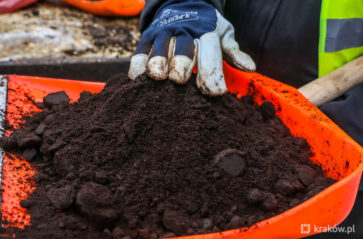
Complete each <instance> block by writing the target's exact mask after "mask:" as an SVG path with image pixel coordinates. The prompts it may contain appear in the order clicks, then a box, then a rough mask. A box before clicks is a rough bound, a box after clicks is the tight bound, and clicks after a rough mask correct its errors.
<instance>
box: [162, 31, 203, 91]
mask: <svg viewBox="0 0 363 239" xmlns="http://www.w3.org/2000/svg"><path fill="white" fill-rule="evenodd" d="M196 50H197V48H196V46H195V44H194V40H193V38H192V37H191V36H189V35H187V34H184V35H180V36H177V37H176V42H175V48H174V54H173V56H172V58H171V60H170V65H169V68H170V69H169V79H170V80H172V81H174V82H175V83H178V84H185V83H186V82H187V81H188V80H189V78H190V76H191V75H192V71H193V68H194V65H195V60H196V57H195V55H196Z"/></svg>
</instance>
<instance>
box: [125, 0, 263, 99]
mask: <svg viewBox="0 0 363 239" xmlns="http://www.w3.org/2000/svg"><path fill="white" fill-rule="evenodd" d="M222 54H223V56H224V57H225V59H226V60H227V62H228V63H230V64H231V65H233V66H234V67H236V68H239V69H241V70H244V71H255V69H256V66H255V63H254V62H253V60H252V59H251V57H250V56H249V55H247V54H246V53H244V52H242V51H240V50H239V46H238V43H237V42H236V41H235V39H234V28H233V26H232V25H231V23H229V22H228V21H227V20H226V19H224V18H223V16H222V15H221V14H220V13H219V12H218V11H217V10H216V9H215V8H214V7H213V6H212V5H210V4H208V3H206V2H205V1H202V0H186V1H167V2H166V3H164V4H163V5H161V7H160V8H159V10H158V11H157V12H156V14H155V17H154V20H153V22H152V23H151V24H150V25H149V26H148V28H147V29H146V30H145V31H144V32H143V33H142V36H141V41H140V42H139V44H138V46H137V48H136V52H135V55H134V56H132V58H131V65H130V69H129V78H130V79H135V78H136V77H137V76H139V75H141V74H143V73H144V72H145V71H146V72H147V74H148V75H149V76H150V77H152V78H154V79H156V80H164V79H166V78H169V79H170V80H172V81H174V82H176V83H178V84H184V83H186V82H187V81H188V80H189V78H190V76H191V74H192V71H193V68H194V65H195V63H196V61H198V63H197V65H198V75H197V79H196V83H197V86H198V88H199V89H200V90H201V91H202V93H204V94H206V95H210V96H217V95H222V94H224V93H225V92H226V91H227V87H226V83H225V81H224V76H223V63H222Z"/></svg>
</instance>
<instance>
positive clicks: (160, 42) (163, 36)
mask: <svg viewBox="0 0 363 239" xmlns="http://www.w3.org/2000/svg"><path fill="white" fill-rule="evenodd" d="M170 43H171V44H170ZM173 43H174V41H171V35H169V34H167V33H165V32H161V33H160V34H159V35H157V37H156V39H155V40H154V44H153V47H152V49H151V53H150V57H149V62H148V63H147V69H146V73H147V74H148V75H149V76H150V77H151V78H153V79H155V80H165V79H166V78H167V77H168V72H169V62H168V58H169V52H170V50H169V48H173V46H172V45H173Z"/></svg>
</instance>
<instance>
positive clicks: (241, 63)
mask: <svg viewBox="0 0 363 239" xmlns="http://www.w3.org/2000/svg"><path fill="white" fill-rule="evenodd" d="M217 14H219V13H217ZM217 16H218V15H217ZM218 19H219V23H220V26H221V29H222V49H223V54H224V59H225V60H226V61H227V62H228V63H229V64H231V65H232V66H234V67H236V68H238V69H241V70H244V71H249V72H252V71H255V70H256V65H255V62H254V61H253V60H252V58H251V57H250V56H249V55H248V54H246V53H244V52H242V51H240V49H239V45H238V43H237V42H236V40H235V37H234V28H233V26H232V24H231V23H229V22H228V21H227V20H225V19H224V18H223V17H222V16H221V15H220V14H219V16H218Z"/></svg>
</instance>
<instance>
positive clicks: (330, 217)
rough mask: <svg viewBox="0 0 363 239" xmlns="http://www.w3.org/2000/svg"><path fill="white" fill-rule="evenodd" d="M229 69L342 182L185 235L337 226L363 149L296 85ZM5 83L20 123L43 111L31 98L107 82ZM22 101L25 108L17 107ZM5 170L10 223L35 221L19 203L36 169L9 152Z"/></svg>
mask: <svg viewBox="0 0 363 239" xmlns="http://www.w3.org/2000/svg"><path fill="white" fill-rule="evenodd" d="M224 68H225V72H224V73H225V78H226V83H227V87H228V89H229V91H230V92H232V93H235V94H237V96H238V97H240V96H243V95H246V94H249V95H252V96H253V97H254V99H255V101H256V102H257V103H258V104H261V103H262V102H263V101H267V100H268V101H271V102H272V103H273V104H274V105H275V108H276V109H277V114H278V116H279V117H280V118H281V119H282V120H283V122H284V123H285V124H286V125H287V126H288V127H289V128H290V131H291V133H292V134H293V135H294V136H296V137H303V138H305V139H306V140H307V141H308V142H309V144H310V146H311V150H312V152H313V156H312V157H311V160H312V161H313V162H314V163H316V164H319V165H321V167H322V168H323V170H324V172H325V174H326V176H328V177H330V178H333V179H335V180H337V182H336V183H335V184H333V185H331V186H330V187H328V188H327V189H325V190H323V191H322V192H320V193H319V194H317V195H316V196H314V197H312V198H311V199H309V200H307V201H305V202H304V203H302V204H300V205H298V206H296V207H294V208H292V209H290V210H288V211H286V212H284V213H282V214H279V215H277V216H274V217H272V218H269V219H267V220H265V221H262V222H259V223H256V224H255V225H253V226H251V227H248V228H247V227H246V228H240V229H235V230H230V231H224V232H219V233H211V234H204V235H194V236H186V237H180V238H183V239H212V238H213V239H216V238H220V239H222V238H223V239H232V238H249V239H253V238H256V239H260V238H301V237H305V236H308V235H313V234H316V233H318V232H319V231H316V230H315V229H316V228H321V227H334V226H335V225H337V224H339V223H340V222H342V221H343V220H344V219H345V217H347V215H348V214H349V212H350V211H351V209H352V207H353V204H354V201H355V198H356V195H357V190H358V186H359V182H360V178H361V174H362V169H363V162H362V159H363V149H362V148H361V147H360V146H359V145H358V144H357V143H356V142H355V141H354V140H352V139H351V138H350V137H349V136H348V135H347V134H346V133H344V132H343V131H342V130H341V129H340V128H339V127H338V126H337V125H335V124H334V123H333V122H332V121H331V120H329V119H328V118H327V117H326V116H325V115H324V114H323V113H321V112H320V111H319V109H317V108H316V107H315V106H314V105H312V104H311V103H310V102H309V101H308V100H307V99H305V98H304V97H303V96H302V95H301V94H300V93H299V92H298V91H297V90H296V89H295V88H293V87H290V86H287V85H285V84H283V83H280V82H277V81H275V80H272V79H270V78H267V77H264V76H262V75H260V74H258V73H246V72H242V71H239V70H236V69H234V68H232V67H230V66H229V65H227V64H225V66H224ZM0 86H1V87H0V88H1V89H2V92H0V106H2V107H3V110H5V107H6V115H5V118H6V119H7V120H8V122H9V123H10V124H11V125H13V126H14V127H15V128H17V127H19V123H20V122H21V115H24V114H27V113H29V112H33V111H37V110H38V111H39V109H37V108H36V107H35V106H34V105H33V104H32V103H31V102H30V101H29V99H30V98H32V99H33V100H35V101H42V98H43V96H45V95H46V94H48V93H50V92H56V91H62V90H64V91H66V92H67V94H68V95H69V96H70V98H71V100H72V101H76V100H77V99H78V97H79V94H80V93H81V92H82V91H85V90H86V91H90V92H93V93H96V92H99V91H101V90H102V88H103V86H104V83H96V82H84V81H72V80H61V79H50V78H40V77H27V76H15V75H8V76H1V84H0ZM6 86H7V88H6ZM6 92H7V101H6ZM19 104H21V105H22V107H18V106H19ZM10 133H11V132H10V131H6V132H5V134H10ZM2 169H3V170H2V178H3V179H2V189H3V191H2V199H3V200H2V204H1V213H2V219H3V220H7V221H8V222H9V226H14V227H20V228H22V227H24V225H27V224H29V223H30V215H29V214H27V212H26V210H25V209H23V208H22V207H20V205H19V202H20V201H21V200H23V199H25V198H27V196H28V195H29V193H31V192H32V190H33V189H34V187H35V186H34V182H32V180H27V179H31V178H32V176H33V174H34V173H35V170H34V169H33V168H32V166H31V165H30V164H29V163H28V162H26V161H25V160H23V159H21V158H13V159H12V160H9V159H8V158H7V156H4V162H3V165H2Z"/></svg>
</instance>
